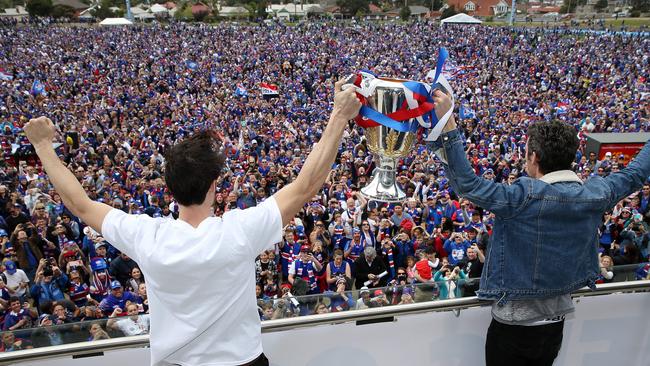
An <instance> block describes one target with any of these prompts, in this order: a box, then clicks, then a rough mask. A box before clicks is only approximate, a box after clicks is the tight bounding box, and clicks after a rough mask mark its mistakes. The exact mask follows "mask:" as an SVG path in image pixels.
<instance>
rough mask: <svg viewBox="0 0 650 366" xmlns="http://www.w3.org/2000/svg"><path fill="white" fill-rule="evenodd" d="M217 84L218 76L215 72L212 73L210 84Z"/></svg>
mask: <svg viewBox="0 0 650 366" xmlns="http://www.w3.org/2000/svg"><path fill="white" fill-rule="evenodd" d="M216 83H217V75H215V73H214V72H211V73H210V84H216Z"/></svg>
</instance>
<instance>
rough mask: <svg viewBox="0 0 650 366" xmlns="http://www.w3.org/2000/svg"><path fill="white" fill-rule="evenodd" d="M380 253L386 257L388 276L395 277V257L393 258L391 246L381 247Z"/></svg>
mask: <svg viewBox="0 0 650 366" xmlns="http://www.w3.org/2000/svg"><path fill="white" fill-rule="evenodd" d="M381 252H382V254H383V255H385V256H387V257H388V267H389V268H390V278H391V279H392V278H395V259H394V258H393V248H388V249H386V248H383V249H382V250H381Z"/></svg>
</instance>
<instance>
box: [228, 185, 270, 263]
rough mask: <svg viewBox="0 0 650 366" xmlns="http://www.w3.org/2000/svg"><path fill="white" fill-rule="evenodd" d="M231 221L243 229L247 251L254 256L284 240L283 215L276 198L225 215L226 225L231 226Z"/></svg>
mask: <svg viewBox="0 0 650 366" xmlns="http://www.w3.org/2000/svg"><path fill="white" fill-rule="evenodd" d="M230 220H233V221H234V222H233V223H235V226H239V227H240V228H241V234H242V235H243V236H244V239H245V242H246V244H247V245H246V251H248V253H249V254H250V255H252V256H257V255H258V254H260V253H261V252H262V251H263V250H265V249H267V248H269V247H271V246H272V245H273V244H275V243H279V242H280V241H281V240H282V214H281V213H280V208H279V207H278V204H277V202H276V201H275V198H274V197H270V198H268V199H266V200H265V201H264V202H262V203H261V204H259V205H257V206H255V207H251V208H247V209H245V210H234V211H229V212H228V213H226V215H224V223H225V224H229V222H228V221H230ZM227 227H231V225H227Z"/></svg>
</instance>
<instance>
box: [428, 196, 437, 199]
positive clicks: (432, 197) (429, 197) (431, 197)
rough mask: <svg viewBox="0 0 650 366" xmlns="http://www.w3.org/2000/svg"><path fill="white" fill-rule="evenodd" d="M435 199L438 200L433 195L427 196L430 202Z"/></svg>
mask: <svg viewBox="0 0 650 366" xmlns="http://www.w3.org/2000/svg"><path fill="white" fill-rule="evenodd" d="M435 198H436V196H432V195H428V196H427V199H428V200H433V199H435Z"/></svg>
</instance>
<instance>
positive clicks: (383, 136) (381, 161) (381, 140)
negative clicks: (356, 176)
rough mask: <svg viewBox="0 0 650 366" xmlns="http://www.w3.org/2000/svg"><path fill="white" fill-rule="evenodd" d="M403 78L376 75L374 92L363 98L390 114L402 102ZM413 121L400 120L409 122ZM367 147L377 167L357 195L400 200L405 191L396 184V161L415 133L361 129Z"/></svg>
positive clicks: (377, 128) (373, 128)
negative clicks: (385, 77) (363, 130)
mask: <svg viewBox="0 0 650 366" xmlns="http://www.w3.org/2000/svg"><path fill="white" fill-rule="evenodd" d="M403 82H404V80H394V79H384V78H379V79H375V81H374V84H375V85H374V92H373V93H372V94H371V95H370V96H368V97H367V98H366V99H367V101H368V105H369V106H370V107H371V108H372V109H374V110H376V111H377V112H379V113H382V114H384V115H388V114H391V113H393V112H395V111H397V110H399V109H400V108H402V106H403V105H404V104H405V102H406V99H407V96H406V92H405V90H404V87H403ZM414 120H415V118H412V119H410V120H406V121H403V122H402V123H409V124H410V123H411V122H413V121H414ZM365 136H366V142H367V144H368V149H369V150H370V152H372V153H373V154H374V156H375V161H376V164H377V168H376V169H375V171H374V172H373V177H372V181H371V182H370V183H369V184H368V185H367V186H366V187H364V188H362V189H361V194H362V195H363V196H364V197H366V198H368V199H371V200H375V201H381V202H401V201H404V200H405V199H406V193H405V192H404V191H402V189H401V188H400V187H399V186H398V185H397V180H396V172H397V164H398V163H399V160H400V159H401V158H403V157H406V156H407V155H408V154H409V151H410V150H411V148H412V147H413V143H414V142H415V140H416V136H415V135H414V134H413V133H411V132H399V131H397V130H394V129H392V128H389V127H386V126H382V125H380V126H377V127H368V128H365Z"/></svg>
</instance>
